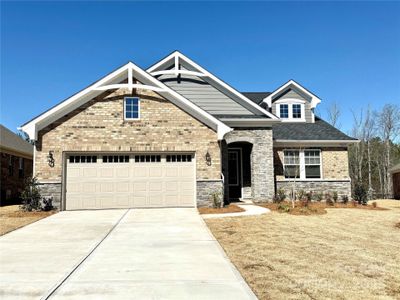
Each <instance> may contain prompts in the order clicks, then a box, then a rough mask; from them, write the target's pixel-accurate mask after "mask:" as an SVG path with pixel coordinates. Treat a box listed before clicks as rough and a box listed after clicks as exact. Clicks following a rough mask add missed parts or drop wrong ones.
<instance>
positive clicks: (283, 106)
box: [279, 104, 289, 119]
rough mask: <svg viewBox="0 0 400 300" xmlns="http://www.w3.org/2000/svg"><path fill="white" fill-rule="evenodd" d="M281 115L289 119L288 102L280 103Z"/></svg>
mask: <svg viewBox="0 0 400 300" xmlns="http://www.w3.org/2000/svg"><path fill="white" fill-rule="evenodd" d="M279 109H280V110H279V111H280V117H281V118H282V119H287V118H289V105H288V104H281V105H280V108H279Z"/></svg>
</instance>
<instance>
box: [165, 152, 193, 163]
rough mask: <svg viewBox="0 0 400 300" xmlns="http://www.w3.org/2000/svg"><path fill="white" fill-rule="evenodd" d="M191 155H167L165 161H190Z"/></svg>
mask: <svg viewBox="0 0 400 300" xmlns="http://www.w3.org/2000/svg"><path fill="white" fill-rule="evenodd" d="M191 161H192V156H191V155H190V154H188V155H186V154H178V155H167V162H191Z"/></svg>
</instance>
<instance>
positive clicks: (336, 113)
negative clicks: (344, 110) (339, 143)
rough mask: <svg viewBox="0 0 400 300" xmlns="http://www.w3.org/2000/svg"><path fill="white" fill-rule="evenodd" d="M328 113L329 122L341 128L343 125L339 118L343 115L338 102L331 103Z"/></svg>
mask: <svg viewBox="0 0 400 300" xmlns="http://www.w3.org/2000/svg"><path fill="white" fill-rule="evenodd" d="M326 113H327V115H328V122H329V123H330V124H331V125H332V126H334V127H337V128H340V127H341V126H342V125H341V124H340V123H339V118H340V115H341V111H340V108H339V106H338V104H337V103H336V102H332V103H331V105H330V106H329V107H328V108H327V110H326Z"/></svg>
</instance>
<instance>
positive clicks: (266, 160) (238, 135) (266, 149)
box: [222, 128, 275, 202]
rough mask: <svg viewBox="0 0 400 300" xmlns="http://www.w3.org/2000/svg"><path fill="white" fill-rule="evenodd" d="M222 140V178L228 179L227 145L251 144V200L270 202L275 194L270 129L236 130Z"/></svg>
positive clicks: (226, 187)
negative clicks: (235, 143)
mask: <svg viewBox="0 0 400 300" xmlns="http://www.w3.org/2000/svg"><path fill="white" fill-rule="evenodd" d="M224 139H225V143H224V146H223V149H222V153H223V154H222V156H223V161H222V164H223V167H222V170H223V173H224V177H225V178H228V160H227V157H228V155H227V148H228V146H229V144H230V143H234V142H248V143H251V144H252V145H253V147H252V151H251V159H250V161H251V199H252V200H254V201H257V202H265V201H270V200H271V199H272V198H273V196H274V194H275V187H274V167H273V166H274V163H273V148H272V147H273V141H272V129H271V128H243V129H241V128H237V129H235V130H234V131H231V132H229V133H227V134H226V136H225V137H224ZM225 189H228V185H227V180H225ZM225 194H228V193H225ZM225 200H226V199H225Z"/></svg>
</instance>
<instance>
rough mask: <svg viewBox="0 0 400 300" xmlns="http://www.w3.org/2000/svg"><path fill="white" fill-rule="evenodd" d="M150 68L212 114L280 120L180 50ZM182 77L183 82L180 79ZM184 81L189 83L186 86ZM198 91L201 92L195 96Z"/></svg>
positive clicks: (165, 81) (149, 69)
mask: <svg viewBox="0 0 400 300" xmlns="http://www.w3.org/2000/svg"><path fill="white" fill-rule="evenodd" d="M147 71H148V72H149V73H150V74H152V75H153V76H156V77H158V78H159V79H160V80H163V81H164V83H165V84H168V80H169V81H170V82H173V83H169V84H170V86H171V87H173V88H174V89H176V90H177V91H179V93H185V95H186V96H187V97H191V99H192V101H193V102H195V103H196V105H199V106H201V107H204V109H207V111H208V112H210V114H212V115H215V116H221V115H225V116H226V115H229V116H230V117H235V116H249V115H250V116H251V115H254V116H262V117H263V118H265V120H266V121H267V120H270V121H277V120H278V118H277V117H276V116H274V115H273V114H271V113H270V112H268V111H267V110H265V109H264V108H262V107H261V106H259V105H257V104H256V103H254V102H253V101H251V100H250V99H248V98H247V97H246V96H245V95H243V94H241V93H240V92H238V91H237V90H235V89H234V88H232V87H231V86H229V85H228V84H226V83H225V82H223V81H222V80H220V79H219V78H217V77H216V76H214V75H213V74H211V73H210V72H208V71H207V70H205V69H204V68H202V67H201V66H199V65H198V64H196V63H195V62H194V61H192V60H191V59H189V58H188V57H186V56H184V55H183V54H182V53H180V52H178V51H175V52H173V53H171V54H170V55H168V56H167V57H165V58H164V59H162V60H161V61H159V62H158V63H156V64H154V65H153V66H151V67H150V68H148V69H147ZM166 75H168V76H167V77H166ZM162 76H164V77H162ZM182 78H183V79H184V81H182V80H180V79H182ZM183 82H186V85H184V84H183ZM178 84H179V85H178ZM196 92H199V93H200V95H199V96H197V95H195V93H196ZM208 97H210V98H209V101H207V98H208Z"/></svg>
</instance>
